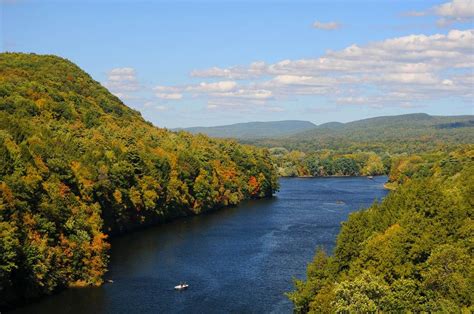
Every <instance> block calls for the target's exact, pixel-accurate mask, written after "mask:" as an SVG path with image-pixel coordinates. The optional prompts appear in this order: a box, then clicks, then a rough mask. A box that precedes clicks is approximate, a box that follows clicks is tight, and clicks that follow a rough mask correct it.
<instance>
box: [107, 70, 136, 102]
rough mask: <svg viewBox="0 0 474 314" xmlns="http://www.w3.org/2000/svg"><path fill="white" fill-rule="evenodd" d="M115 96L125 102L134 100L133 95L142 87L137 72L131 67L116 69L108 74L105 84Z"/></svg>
mask: <svg viewBox="0 0 474 314" xmlns="http://www.w3.org/2000/svg"><path fill="white" fill-rule="evenodd" d="M103 85H104V86H105V87H107V88H108V89H109V90H110V91H111V92H112V93H113V94H114V95H116V96H117V97H119V98H121V99H123V100H125V99H132V98H133V96H132V95H131V93H133V92H136V91H138V90H139V89H140V88H141V86H140V84H139V82H138V80H137V75H136V71H135V69H134V68H131V67H124V68H114V69H112V70H110V71H109V72H108V73H107V81H105V82H104V83H103Z"/></svg>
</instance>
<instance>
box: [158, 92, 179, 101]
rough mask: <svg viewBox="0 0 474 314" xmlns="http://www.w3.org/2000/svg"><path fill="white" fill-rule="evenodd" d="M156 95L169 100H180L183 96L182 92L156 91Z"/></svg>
mask: <svg viewBox="0 0 474 314" xmlns="http://www.w3.org/2000/svg"><path fill="white" fill-rule="evenodd" d="M155 96H156V97H158V98H161V99H167V100H179V99H182V98H183V94H181V93H155Z"/></svg>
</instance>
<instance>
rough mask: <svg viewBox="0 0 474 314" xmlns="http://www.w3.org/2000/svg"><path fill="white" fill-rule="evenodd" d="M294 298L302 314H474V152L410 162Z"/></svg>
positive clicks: (403, 162) (320, 259) (355, 216)
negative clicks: (382, 198) (390, 187)
mask: <svg viewBox="0 0 474 314" xmlns="http://www.w3.org/2000/svg"><path fill="white" fill-rule="evenodd" d="M389 181H390V184H392V185H394V186H396V187H397V188H396V190H395V191H394V192H391V193H390V194H389V195H388V196H387V197H386V198H385V199H384V200H383V201H382V202H381V203H375V204H374V205H372V206H371V207H370V208H368V209H366V210H362V211H358V212H354V213H352V214H351V215H350V217H349V219H348V221H347V222H344V223H343V225H342V228H341V231H340V233H339V235H338V238H337V244H336V247H335V249H334V253H333V255H332V256H327V255H326V253H325V252H324V251H323V250H319V251H318V253H317V254H316V256H315V257H314V260H313V261H312V263H310V264H309V265H308V269H307V277H306V281H299V280H297V281H296V290H295V291H294V292H292V293H290V294H289V297H290V299H291V300H292V301H293V303H294V305H295V312H296V313H306V312H310V313H472V312H473V310H474V263H473V260H474V242H473V240H474V220H473V217H474V198H473V197H472V196H473V195H474V146H473V145H465V146H463V147H462V148H460V149H458V150H455V151H452V152H449V153H446V152H436V153H430V154H424V155H422V156H405V157H401V158H399V159H397V160H396V161H395V163H394V164H393V165H392V168H391V171H390V177H389Z"/></svg>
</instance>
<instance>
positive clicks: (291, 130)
mask: <svg viewBox="0 0 474 314" xmlns="http://www.w3.org/2000/svg"><path fill="white" fill-rule="evenodd" d="M315 127H316V125H315V124H313V123H311V122H308V121H298V120H285V121H272V122H248V123H237V124H231V125H221V126H214V127H193V128H185V129H183V130H185V131H188V132H191V133H193V134H198V133H202V134H206V135H208V136H211V137H219V138H235V139H261V138H270V137H271V138H273V137H280V136H288V135H292V134H295V133H299V132H303V131H306V130H311V129H313V128H315Z"/></svg>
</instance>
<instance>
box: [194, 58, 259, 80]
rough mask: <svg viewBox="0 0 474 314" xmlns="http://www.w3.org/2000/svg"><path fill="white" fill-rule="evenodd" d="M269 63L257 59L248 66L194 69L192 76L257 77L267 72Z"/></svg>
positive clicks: (236, 78) (237, 78)
mask: <svg viewBox="0 0 474 314" xmlns="http://www.w3.org/2000/svg"><path fill="white" fill-rule="evenodd" d="M266 70H267V65H266V64H265V62H263V61H257V62H253V63H252V64H250V66H248V67H232V68H228V69H225V68H219V67H212V68H210V69H205V70H194V71H192V72H191V76H192V77H219V78H227V79H233V80H239V79H246V78H255V77H259V76H261V75H263V74H264V73H266Z"/></svg>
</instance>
